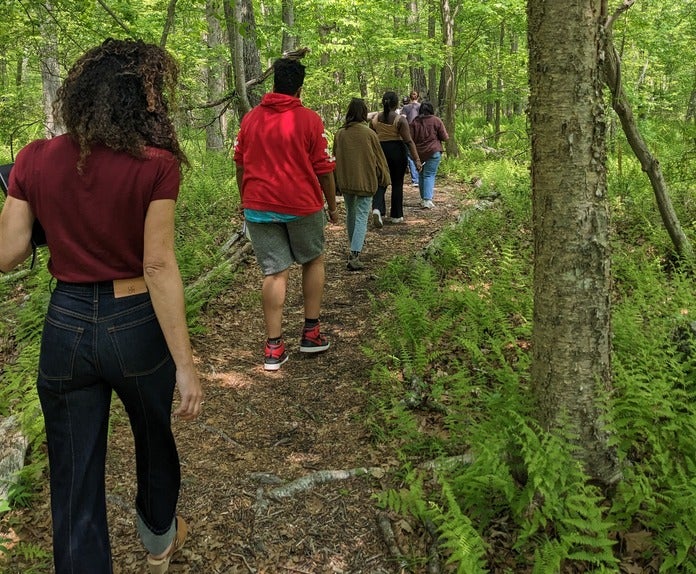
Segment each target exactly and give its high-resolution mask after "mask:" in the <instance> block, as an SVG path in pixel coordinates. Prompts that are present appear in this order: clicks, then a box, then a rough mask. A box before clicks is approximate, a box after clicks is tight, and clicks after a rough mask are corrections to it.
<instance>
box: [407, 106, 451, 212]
mask: <svg viewBox="0 0 696 574" xmlns="http://www.w3.org/2000/svg"><path fill="white" fill-rule="evenodd" d="M410 128H411V136H412V137H413V141H414V142H415V144H416V148H417V149H418V156H419V157H420V158H421V161H422V162H423V169H422V171H421V173H420V178H419V180H418V190H419V191H420V196H421V207H423V208H424V209H432V208H433V207H435V204H434V203H433V196H434V194H435V176H436V175H437V168H438V166H439V165H440V160H441V159H442V152H443V151H444V150H443V148H442V142H444V141H447V140H448V139H449V134H448V133H447V130H446V129H445V124H444V123H442V120H441V119H440V118H438V117H437V116H436V115H435V112H434V110H433V105H432V104H431V103H430V102H427V101H426V102H423V103H422V104H421V105H420V110H419V113H418V115H417V116H416V117H415V118H414V120H413V121H412V122H411V125H410Z"/></svg>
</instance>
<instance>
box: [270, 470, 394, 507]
mask: <svg viewBox="0 0 696 574" xmlns="http://www.w3.org/2000/svg"><path fill="white" fill-rule="evenodd" d="M365 474H371V475H373V476H382V475H383V474H384V470H383V469H381V468H377V467H373V468H364V467H360V468H351V469H349V470H318V471H317V472H313V473H312V474H307V475H305V476H302V477H300V478H298V479H296V480H293V481H292V482H290V483H288V484H286V485H285V486H280V487H278V488H274V489H273V490H271V491H270V492H269V493H268V497H269V498H272V499H273V500H281V499H283V498H289V497H291V496H295V495H296V494H297V493H298V492H303V491H305V490H309V489H310V488H313V487H315V486H317V485H318V484H323V483H325V482H331V481H333V480H347V479H349V478H353V477H355V476H363V475H365Z"/></svg>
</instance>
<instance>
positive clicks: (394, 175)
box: [372, 140, 407, 217]
mask: <svg viewBox="0 0 696 574" xmlns="http://www.w3.org/2000/svg"><path fill="white" fill-rule="evenodd" d="M380 145H381V146H382V151H384V155H385V157H386V158H387V165H389V176H390V177H391V188H392V193H391V206H390V209H389V217H403V216H404V175H405V174H406V157H407V155H406V146H405V145H404V142H402V141H401V140H398V141H388V142H380ZM386 191H387V188H386V187H381V186H380V187H378V188H377V193H375V195H374V197H373V198H372V209H378V210H379V212H380V213H381V214H382V215H386V214H387V206H386V202H385V198H384V194H385V193H386Z"/></svg>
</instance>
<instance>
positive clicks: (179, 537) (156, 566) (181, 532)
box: [147, 516, 188, 574]
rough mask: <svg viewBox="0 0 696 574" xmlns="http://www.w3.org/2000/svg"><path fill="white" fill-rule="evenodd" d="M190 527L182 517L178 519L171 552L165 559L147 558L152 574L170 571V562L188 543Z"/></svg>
mask: <svg viewBox="0 0 696 574" xmlns="http://www.w3.org/2000/svg"><path fill="white" fill-rule="evenodd" d="M187 533H188V526H187V525H186V521H185V520H184V519H183V518H181V516H177V517H176V535H175V536H174V540H173V541H172V545H171V546H170V547H169V551H168V552H167V554H166V555H165V556H164V557H163V558H152V556H148V557H147V567H148V568H149V569H150V574H165V573H166V572H167V570H169V561H170V560H171V559H172V556H173V555H174V553H175V552H176V551H177V550H180V549H181V547H182V546H183V545H184V542H185V541H186V534H187Z"/></svg>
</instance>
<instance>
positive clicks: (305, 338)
mask: <svg viewBox="0 0 696 574" xmlns="http://www.w3.org/2000/svg"><path fill="white" fill-rule="evenodd" d="M330 346H331V343H329V342H328V341H327V340H326V337H324V335H322V334H321V331H320V330H319V323H317V324H316V325H314V327H305V328H304V329H303V330H302V340H301V341H300V351H302V352H303V353H321V352H322V351H326V349H328V348H329V347H330Z"/></svg>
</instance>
